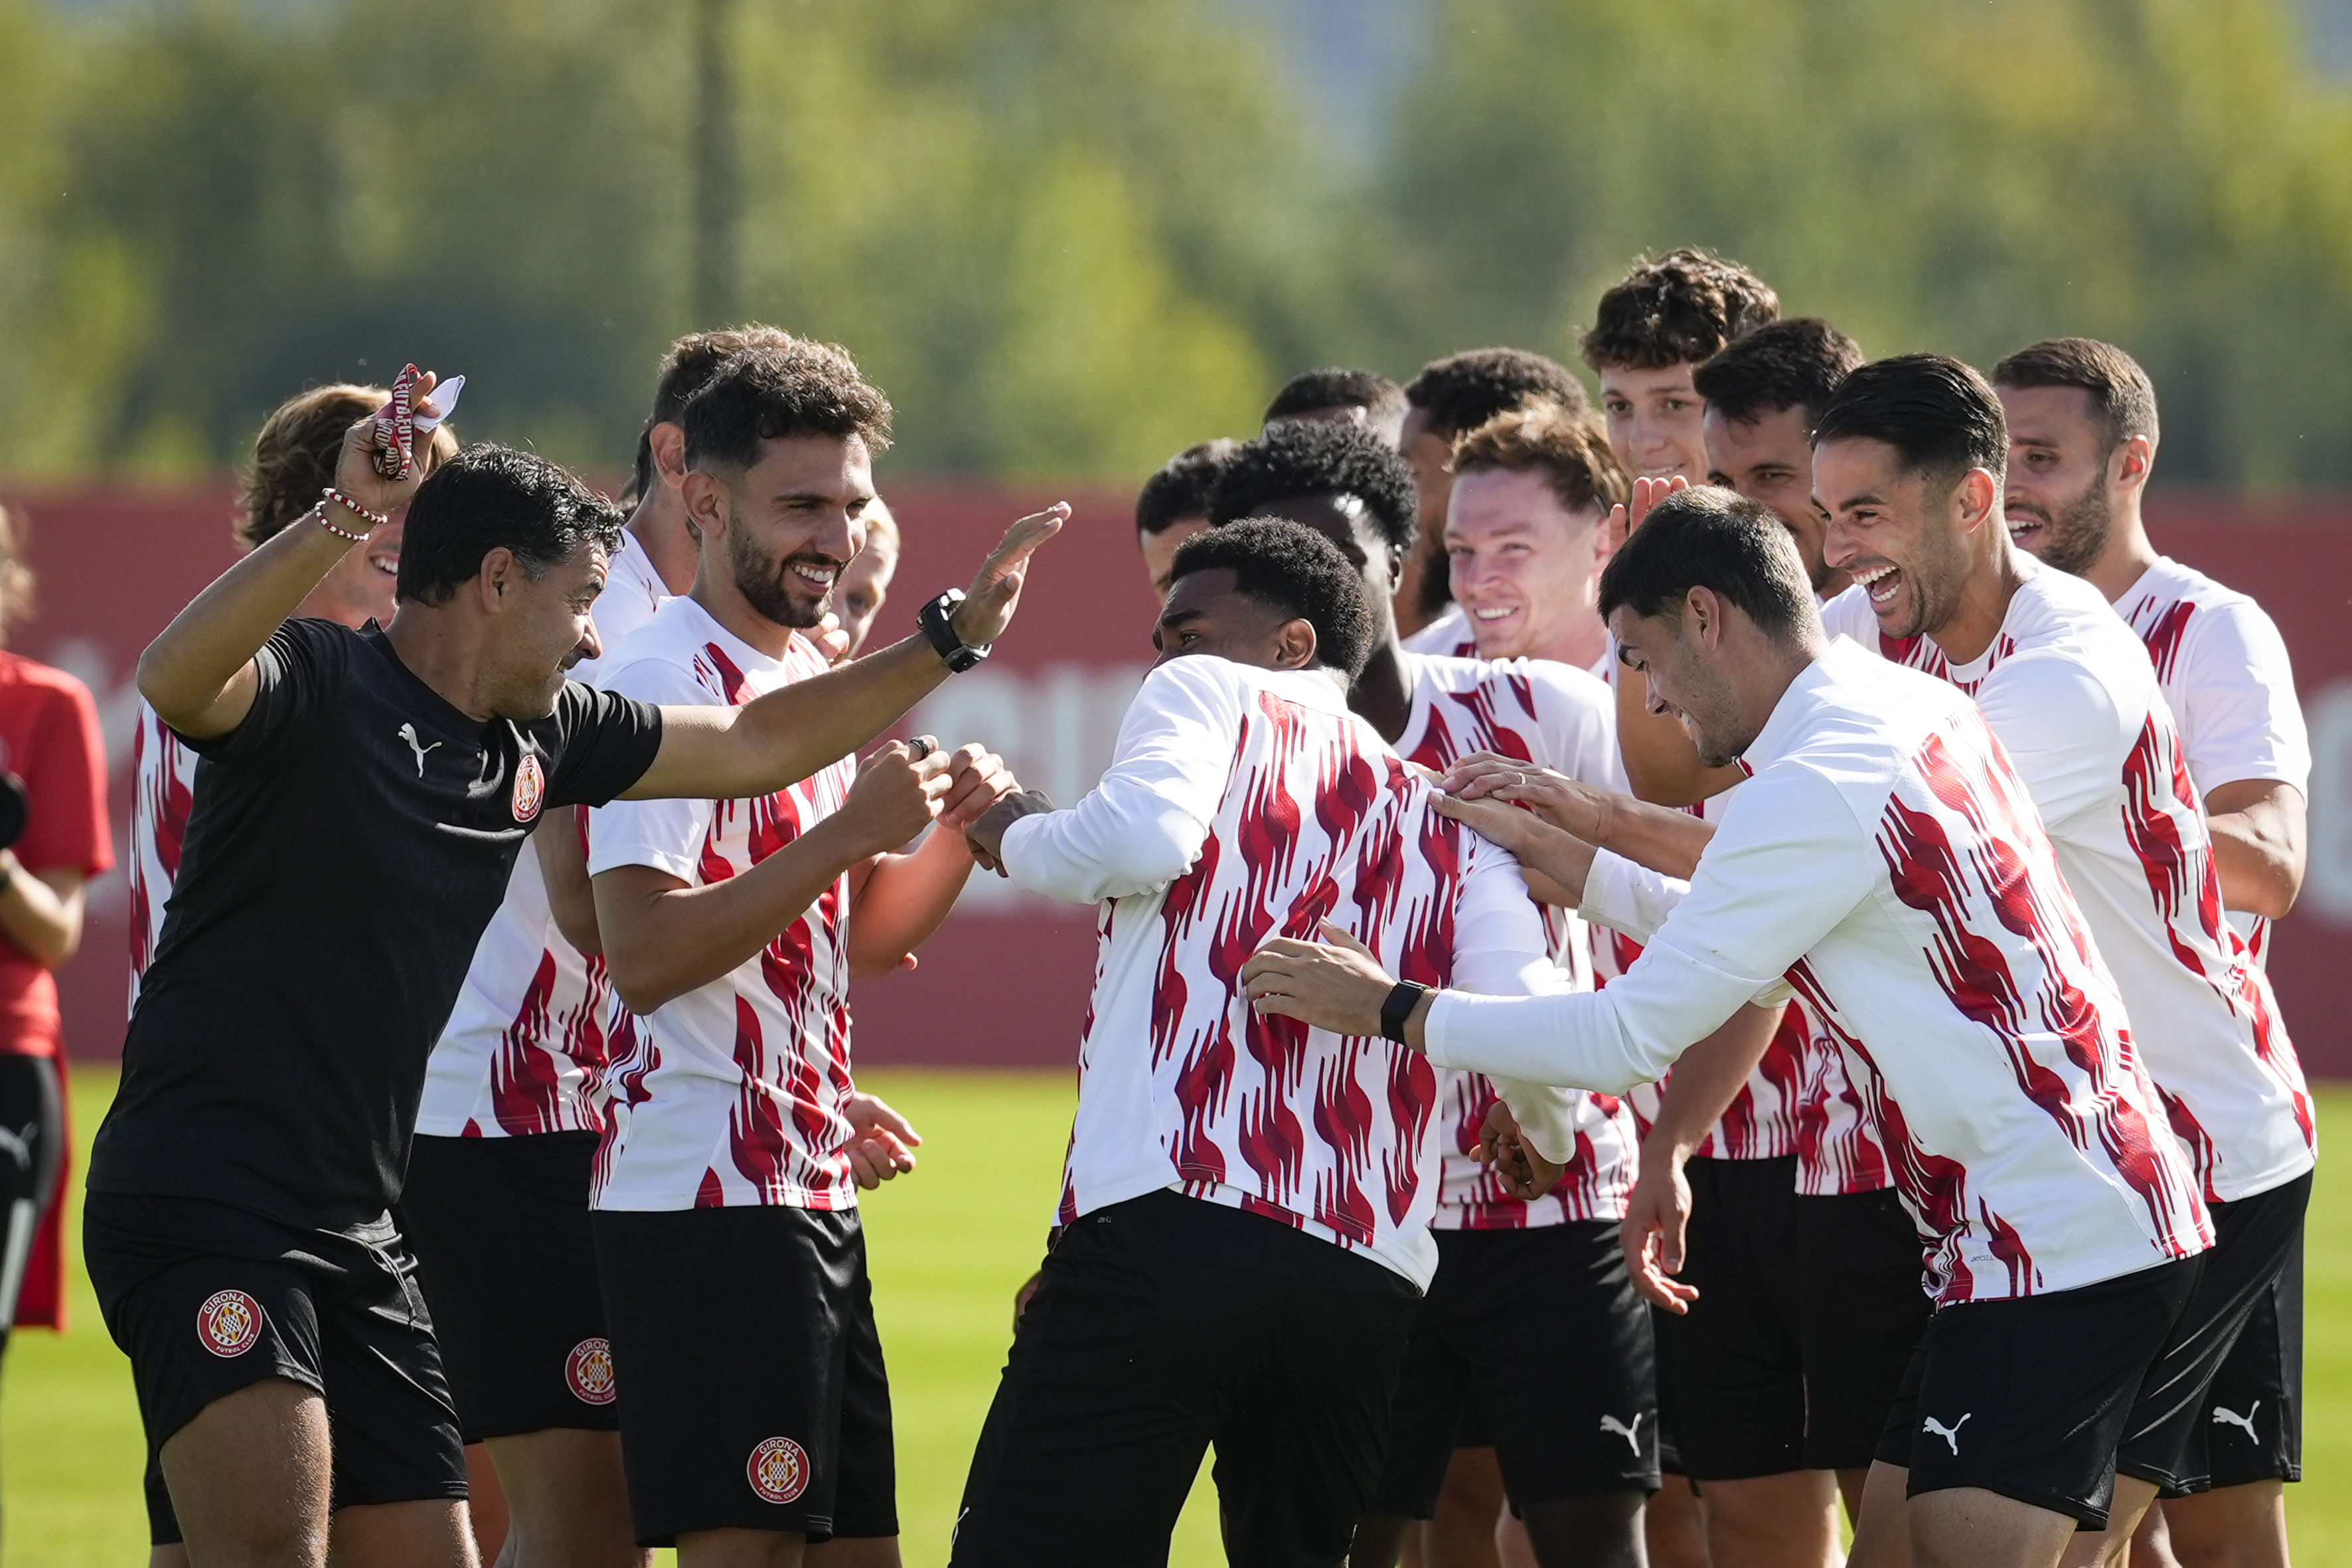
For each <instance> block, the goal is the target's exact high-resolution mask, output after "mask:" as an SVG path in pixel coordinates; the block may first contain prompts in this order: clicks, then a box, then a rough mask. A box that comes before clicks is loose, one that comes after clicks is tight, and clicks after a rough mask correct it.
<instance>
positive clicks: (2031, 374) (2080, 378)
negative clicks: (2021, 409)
mask: <svg viewBox="0 0 2352 1568" xmlns="http://www.w3.org/2000/svg"><path fill="white" fill-rule="evenodd" d="M1992 384H1994V385H1995V386H2014V387H2019V388H2024V387H2029V386H2078V387H2080V388H2082V389H2083V390H2084V392H2087V393H2089V394H2090V395H2091V401H2092V402H2093V403H2095V404H2096V405H2098V408H2099V417H2100V418H2101V419H2102V420H2104V421H2105V424H2106V426H2107V450H2108V451H2110V452H2113V451H2114V450H2115V449H2116V447H2119V446H2121V445H2122V444H2123V443H2124V441H2125V440H2126V438H2128V437H2133V436H2145V437H2147V438H2148V440H2149V441H2150V442H2154V441H2155V440H2156V438H2157V426H2156V385H2155V384H2154V383H2153V382H2151V381H2149V380H2148V379H2147V372H2146V371H2144V370H2142V369H2140V367H2139V361H2137V360H2136V359H2134V358H2132V356H2131V355H2129V354H2127V353H2124V351H2123V350H2121V349H2119V348H2117V347H2116V345H2115V344H2113V343H2103V342H2099V340H2098V339H2096V338H2048V339H2045V340H2043V341H2042V342H2038V343H2034V344H2032V345H2030V346H2029V347H2026V348H2021V349H2020V350H2018V351H2017V352H2016V353H2013V354H2011V355H2010V356H2009V357H2008V358H2007V359H2005V360H2003V361H2001V362H2000V363H1999V364H1997V365H1995V366H1993V367H1992Z"/></svg>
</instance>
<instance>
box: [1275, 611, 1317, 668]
mask: <svg viewBox="0 0 2352 1568" xmlns="http://www.w3.org/2000/svg"><path fill="white" fill-rule="evenodd" d="M1315 648H1316V642H1315V623H1314V622H1312V621H1310V620H1307V618H1306V617H1304V616H1299V617H1297V618H1295V619H1292V620H1287V621H1285V622H1283V623H1282V625H1281V626H1277V627H1276V628H1275V633H1274V658H1275V665H1274V667H1275V668H1276V669H1309V668H1313V667H1314V664H1315Z"/></svg>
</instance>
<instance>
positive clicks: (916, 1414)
mask: <svg viewBox="0 0 2352 1568" xmlns="http://www.w3.org/2000/svg"><path fill="white" fill-rule="evenodd" d="M859 1081H860V1083H861V1085H862V1086H863V1087H866V1088H867V1089H872V1090H874V1091H875V1092H877V1093H878V1094H880V1095H882V1096H883V1097H884V1098H885V1099H887V1100H889V1101H890V1102H891V1103H892V1104H894V1105H896V1106H898V1109H899V1110H903V1111H905V1112H906V1113H907V1115H908V1117H909V1118H911V1119H912V1120H913V1121H914V1123H915V1125H916V1127H917V1128H918V1129H919V1130H920V1131H921V1132H922V1134H923V1138H924V1143H923V1147H922V1149H921V1151H920V1161H921V1163H920V1168H919V1169H918V1170H917V1171H916V1172H915V1173H913V1174H912V1175H910V1176H906V1177H902V1178H901V1179H900V1180H898V1182H896V1183H893V1184H891V1185H889V1186H887V1187H885V1188H883V1189H882V1190H881V1191H879V1192H877V1193H871V1194H866V1231H867V1239H868V1246H869V1249H870V1253H871V1259H872V1268H873V1274H874V1295H875V1307H876V1313H877V1316H878V1318H879V1319H880V1321H881V1329H882V1342H883V1349H884V1352H885V1353H886V1354H887V1357H888V1359H889V1365H890V1385H891V1394H892V1399H893V1403H894V1406H895V1410H896V1415H897V1423H898V1508H899V1518H900V1521H901V1526H902V1529H903V1531H904V1537H903V1539H904V1542H905V1555H906V1559H907V1561H908V1563H912V1564H931V1563H941V1562H944V1561H945V1560H946V1558H947V1542H948V1531H949V1527H950V1524H951V1523H952V1522H953V1521H954V1518H955V1510H956V1501H957V1498H958V1495H959V1493H960V1492H961V1489H962V1487H963V1477H964V1468H965V1465H966V1464H967V1462H968V1461H969V1460H970V1458H971V1445H972V1438H973V1436H974V1435H975V1434H976V1433H977V1432H978V1431H979V1429H980V1422H981V1417H982V1415H983V1414H984V1413H985V1412H986V1410H987V1407H988V1401H989V1397H990V1395H991V1394H992V1393H993V1391H994V1389H995V1384H996V1375H997V1372H998V1369H999V1368H1000V1367H1001V1366H1002V1365H1003V1359H1004V1349H1005V1345H1006V1343H1007V1342H1008V1340H1009V1338H1010V1335H1011V1320H1012V1305H1013V1290H1014V1289H1016V1288H1017V1287H1018V1286H1019V1285H1020V1283H1021V1282H1022V1281H1023V1280H1024V1279H1026V1278H1027V1277H1028V1275H1029V1272H1030V1270H1031V1269H1033V1268H1035V1267H1036V1263H1037V1258H1038V1255H1039V1253H1040V1252H1041V1250H1042V1249H1043V1247H1044V1244H1045V1227H1046V1226H1047V1224H1048V1223H1049V1222H1050V1219H1051V1215H1052V1211H1053V1205H1054V1199H1055V1193H1056V1190H1057V1186H1058V1182H1059V1175H1060V1163H1061V1158H1062V1152H1063V1149H1064V1147H1065V1145H1066V1142H1067V1139H1068V1135H1069V1117H1070V1109H1071V1105H1072V1102H1073V1098H1074V1090H1073V1082H1072V1077H1071V1075H1070V1074H1067V1073H998V1072H933V1071H911V1070H899V1071H877V1072H874V1073H871V1074H861V1075H860V1079H859ZM113 1088H114V1077H113V1074H112V1072H111V1070H110V1069H108V1068H81V1069H79V1070H78V1071H77V1072H76V1073H75V1076H74V1094H73V1117H74V1129H73V1130H74V1135H75V1142H76V1144H77V1147H78V1151H79V1152H78V1153H77V1157H76V1160H75V1169H74V1173H73V1175H72V1177H71V1178H70V1180H69V1183H68V1201H69V1202H70V1203H71V1204H72V1211H71V1215H70V1217H71V1219H72V1220H73V1221H74V1222H76V1228H75V1229H74V1230H73V1231H72V1232H70V1234H71V1235H72V1236H73V1237H76V1238H78V1237H79V1226H78V1222H79V1211H80V1198H81V1173H82V1171H83V1170H84V1169H85V1168H86V1167H87V1160H86V1155H87V1152H88V1150H89V1137H90V1134H91V1132H92V1131H94V1130H95V1129H96V1127H97V1125H98V1121H99V1118H100V1115H102V1114H103V1113H104V1110H105V1108H106V1104H107V1100H108V1098H109V1096H110V1095H111V1093H112V1092H113ZM2319 1104H2320V1119H2321V1121H2322V1123H2323V1130H2324V1131H2332V1129H2334V1128H2335V1127H2336V1126H2338V1125H2342V1126H2344V1127H2347V1128H2352V1088H2347V1089H2326V1090H2323V1091H2322V1092H2321V1093H2320V1095H2319ZM2338 1110H2342V1111H2344V1112H2345V1121H2344V1122H2343V1123H2341V1124H2338V1123H2336V1121H2335V1116H2336V1112H2337V1111H2338ZM74 1246H75V1252H76V1260H75V1266H74V1294H73V1301H72V1307H71V1322H70V1326H69V1329H68V1332H66V1333H64V1334H61V1335H60V1334H50V1333H46V1332H40V1331H27V1332H25V1333H21V1334H18V1335H17V1336H16V1338H15V1342H13V1343H12V1344H11V1345H10V1347H9V1350H8V1356H7V1361H6V1364H5V1374H0V1377H5V1382H0V1498H5V1536H0V1539H4V1540H5V1560H6V1561H8V1562H10V1563H27V1564H40V1565H41V1568H86V1565H87V1568H98V1565H100V1564H103V1565H106V1568H121V1565H124V1564H132V1563H143V1562H144V1561H145V1560H146V1550H147V1547H146V1542H147V1535H146V1515H145V1510H144V1509H143V1507H142V1504H141V1500H140V1489H139V1478H140V1471H141V1467H142V1458H143V1449H142V1443H141V1438H140V1434H139V1416H138V1410H137V1407H136V1405H135V1404H134V1402H133V1399H132V1396H131V1371H130V1367H129V1364H128V1363H126V1362H125V1361H124V1360H123V1358H122V1356H121V1352H118V1351H116V1349H115V1348H114V1345H113V1342H111V1341H110V1340H109V1339H108V1338H107V1335H106V1329H105V1326H104V1325H103V1324H102V1323H101V1322H100V1321H99V1316H98V1306H97V1303H96V1301H95V1300H92V1298H91V1296H90V1293H89V1282H88V1281H87V1280H86V1279H83V1278H82V1277H81V1274H80V1265H79V1240H78V1239H77V1240H76V1241H75V1243H74ZM2306 1269H2307V1272H2308V1292H2309V1293H2308V1298H2307V1301H2308V1305H2307V1311H2308V1318H2309V1323H2308V1331H2307V1334H2306V1339H2305V1411H2304V1439H2305V1441H2304V1447H2305V1470H2306V1473H2307V1474H2308V1475H2309V1476H2311V1477H2312V1479H2311V1480H2310V1481H2308V1482H2306V1483H2305V1484H2303V1485H2300V1486H2295V1487H2290V1488H2289V1489H2288V1507H2289V1510H2290V1515H2291V1519H2292V1521H2293V1531H2294V1552H2295V1558H2296V1561H2297V1562H2298V1563H2303V1564H2305V1568H2326V1565H2329V1564H2345V1565H2347V1568H2352V1487H2347V1488H2346V1489H2344V1490H2338V1489H2337V1485H2336V1483H2337V1482H2339V1481H2342V1480H2345V1479H2347V1478H2352V1186H2347V1189H2345V1190H2344V1191H2343V1192H2339V1191H2338V1190H2337V1188H2336V1184H2335V1182H2334V1181H2333V1179H2332V1168H2331V1166H2330V1165H2329V1164H2328V1163H2326V1161H2324V1160H2323V1162H2322V1163H2321V1166H2320V1173H2319V1181H2318V1184H2317V1186H2316V1188H2315V1195H2314V1198H2313V1204H2312V1211H2311V1225H2310V1235H2309V1242H2308V1258H2307V1260H2306ZM669 1559H670V1554H669V1553H667V1552H664V1553H661V1554H660V1556H659V1559H658V1561H660V1562H662V1563H665V1564H667V1563H668V1561H669ZM1222 1560H1223V1553H1222V1552H1219V1550H1218V1548H1217V1539H1216V1514H1215V1509H1214V1506H1213V1500H1212V1498H1211V1496H1210V1493H1209V1490H1208V1485H1207V1480H1206V1477H1205V1475H1204V1476H1203V1478H1202V1480H1201V1482H1200V1483H1199V1484H1197V1485H1196V1486H1195V1488H1194V1490H1193V1495H1192V1502H1191V1504H1190V1505H1189V1506H1188V1507H1187V1508H1186V1510H1185V1513H1184V1518H1183V1521H1182V1523H1181V1525H1180V1526H1179V1528H1178V1530H1177V1534H1176V1544H1175V1550H1174V1552H1172V1554H1171V1557H1170V1562H1171V1564H1174V1565H1179V1568H1191V1565H1206V1564H1212V1563H1218V1562H1221V1561H1222Z"/></svg>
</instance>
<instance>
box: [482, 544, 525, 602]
mask: <svg viewBox="0 0 2352 1568" xmlns="http://www.w3.org/2000/svg"><path fill="white" fill-rule="evenodd" d="M521 580H522V562H521V561H520V559H518V558H517V557H516V555H515V552H513V551H511V550H509V549H508V548H507V547H506V546H505V545H503V544H501V545H499V547H498V548H497V549H495V550H493V551H491V552H489V553H488V555H485V556H483V557H482V569H481V571H480V573H478V574H477V575H476V576H475V578H474V586H475V589H476V591H477V592H478V593H479V594H480V595H481V599H482V608H483V609H485V610H488V612H489V613H490V614H492V615H494V616H495V615H499V614H502V613H504V611H505V610H506V607H507V605H509V603H510V602H512V598H513V595H512V592H511V590H512V589H513V588H514V587H515V585H516V584H518V583H520V582H521Z"/></svg>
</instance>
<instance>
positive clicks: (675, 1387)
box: [589, 1205, 898, 1546]
mask: <svg viewBox="0 0 2352 1568" xmlns="http://www.w3.org/2000/svg"><path fill="white" fill-rule="evenodd" d="M589 1221H590V1226H591V1228H592V1230H593V1233H594V1235H595V1238H596V1268H597V1273H598V1275H599V1276H600V1277H601V1278H602V1279H603V1281H604V1321H605V1323H606V1324H607V1325H608V1327H609V1328H610V1330H611V1333H612V1340H613V1370H614V1375H615V1376H616V1377H617V1378H618V1379H619V1382H620V1386H621V1387H622V1388H624V1389H625V1390H627V1393H626V1394H625V1396H624V1397H623V1398H622V1400H621V1401H620V1410H621V1459H622V1464H623V1466H624V1467H625V1469H626V1470H627V1473H628V1478H629V1508H630V1511H631V1512H632V1513H633V1514H634V1515H635V1520H636V1527H637V1540H638V1542H640V1543H641V1544H643V1545H646V1546H669V1545H674V1544H675V1543H676V1542H677V1537H678V1536H679V1535H681V1534H683V1533H686V1532H688V1531H699V1530H773V1531H800V1532H802V1533H803V1534H805V1535H806V1536H807V1537H808V1538H809V1539H810V1540H811V1541H813V1542H815V1541H829V1540H832V1539H833V1538H835V1537H836V1536H884V1535H896V1534H898V1468H897V1460H896V1458H895V1454H894V1450H893V1447H892V1438H891V1429H890V1384H889V1378H888V1376H887V1374H886V1373H885V1371H884V1369H883V1365H882V1340H881V1336H880V1335H879V1334H877V1332H876V1331H875V1328H874V1289H873V1286H872V1284H871V1282H870V1281H868V1279H866V1233H865V1231H864V1230H863V1229H862V1228H861V1227H860V1226H859V1224H858V1218H857V1211H856V1210H855V1209H847V1210H843V1211H840V1212H837V1213H835V1212H826V1211H824V1210H818V1209H799V1208H787V1207H784V1206H782V1205H762V1206H760V1207H743V1208H704V1209H661V1210H647V1211H633V1210H613V1209H600V1210H598V1211H596V1212H595V1213H594V1214H593V1215H590V1216H589Z"/></svg>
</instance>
